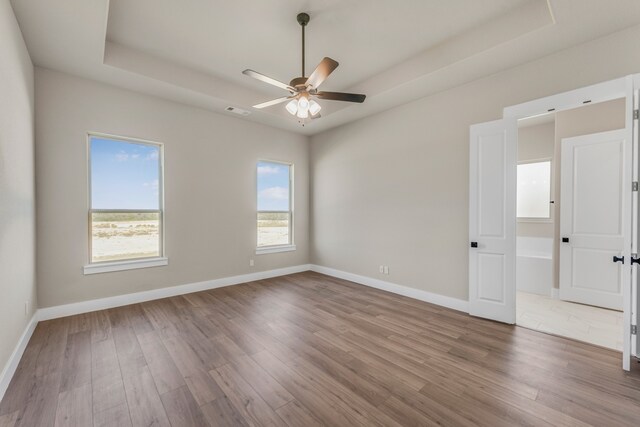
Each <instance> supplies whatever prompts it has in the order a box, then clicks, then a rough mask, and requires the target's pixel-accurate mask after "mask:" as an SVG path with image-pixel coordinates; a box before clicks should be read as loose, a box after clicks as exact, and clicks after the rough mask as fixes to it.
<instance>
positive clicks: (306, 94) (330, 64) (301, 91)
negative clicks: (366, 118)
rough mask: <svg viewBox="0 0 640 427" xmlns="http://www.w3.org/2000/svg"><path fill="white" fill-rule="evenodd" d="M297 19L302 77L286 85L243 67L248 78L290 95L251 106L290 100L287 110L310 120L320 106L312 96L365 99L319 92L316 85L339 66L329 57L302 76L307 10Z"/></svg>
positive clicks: (332, 99) (334, 99)
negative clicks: (300, 44)
mask: <svg viewBox="0 0 640 427" xmlns="http://www.w3.org/2000/svg"><path fill="white" fill-rule="evenodd" d="M297 19H298V23H299V24H300V26H301V27H302V77H295V78H294V79H293V80H291V82H289V84H286V83H282V82H280V81H278V80H275V79H272V78H271V77H267V76H265V75H264V74H260V73H258V72H256V71H253V70H244V71H243V72H242V73H243V74H245V75H247V76H249V77H253V78H254V79H257V80H260V81H261V82H264V83H268V84H270V85H273V86H277V87H279V88H282V89H284V90H287V91H289V96H284V97H282V98H278V99H274V100H271V101H267V102H263V103H261V104H257V105H254V106H253V108H265V107H271V106H272V105H277V104H282V103H283V102H287V101H289V102H288V103H287V105H286V109H287V111H288V112H289V113H291V114H292V115H294V116H297V117H298V118H299V119H306V118H308V117H309V116H311V118H312V119H315V118H318V117H320V109H321V108H322V107H321V106H320V104H318V103H317V102H316V100H315V99H314V98H319V99H323V100H325V99H326V100H329V101H346V102H357V103H362V102H364V99H365V98H366V95H361V94H357V93H344V92H324V91H318V87H320V85H321V84H322V82H324V81H325V80H326V78H327V77H329V75H330V74H331V73H332V72H333V70H335V69H336V68H337V67H338V62H337V61H334V60H333V59H331V58H328V57H325V58H324V59H323V60H322V61H320V64H318V66H317V67H316V69H315V70H314V71H313V73H311V75H310V76H309V77H305V63H304V59H305V58H304V56H305V46H304V29H305V27H306V26H307V24H308V23H309V19H310V18H309V15H308V14H306V13H299V14H298V16H297Z"/></svg>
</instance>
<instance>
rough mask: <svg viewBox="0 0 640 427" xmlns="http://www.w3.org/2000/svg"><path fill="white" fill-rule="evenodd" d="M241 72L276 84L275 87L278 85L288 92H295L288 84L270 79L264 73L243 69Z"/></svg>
mask: <svg viewBox="0 0 640 427" xmlns="http://www.w3.org/2000/svg"><path fill="white" fill-rule="evenodd" d="M242 74H244V75H245V76H249V77H253V78H254V79H257V80H260V81H261V82H265V83H268V84H270V85H273V86H277V87H279V88H281V89H284V90H288V91H289V92H295V91H296V90H295V89H294V88H292V87H291V86H289V85H288V84H285V83H282V82H279V81H278V80H276V79H272V78H271V77H267V76H265V75H264V74H260V73H258V72H257V71H253V70H244V71H243V72H242Z"/></svg>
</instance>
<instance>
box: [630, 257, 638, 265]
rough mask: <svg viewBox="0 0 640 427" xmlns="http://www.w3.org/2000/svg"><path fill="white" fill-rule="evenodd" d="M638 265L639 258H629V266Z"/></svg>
mask: <svg viewBox="0 0 640 427" xmlns="http://www.w3.org/2000/svg"><path fill="white" fill-rule="evenodd" d="M633 264H640V258H634V257H631V265H633Z"/></svg>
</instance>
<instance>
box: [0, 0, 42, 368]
mask: <svg viewBox="0 0 640 427" xmlns="http://www.w3.org/2000/svg"><path fill="white" fill-rule="evenodd" d="M0 76H1V78H0V295H1V297H0V369H2V368H3V367H4V366H5V364H6V363H7V361H8V359H9V356H10V355H11V352H12V351H13V350H14V348H15V347H16V344H17V343H18V339H19V338H20V335H22V332H23V331H24V330H25V327H26V325H27V323H28V321H29V320H30V319H31V317H32V316H33V312H34V309H35V308H36V307H37V303H36V284H35V234H34V233H35V209H34V202H35V191H34V165H33V65H32V64H31V59H29V54H28V53H27V49H26V47H25V44H24V41H23V40H22V34H21V33H20V28H18V23H17V22H16V19H15V16H14V14H13V10H12V9H11V5H10V4H9V2H8V1H6V0H2V1H0ZM27 301H29V310H28V311H27V312H25V302H27Z"/></svg>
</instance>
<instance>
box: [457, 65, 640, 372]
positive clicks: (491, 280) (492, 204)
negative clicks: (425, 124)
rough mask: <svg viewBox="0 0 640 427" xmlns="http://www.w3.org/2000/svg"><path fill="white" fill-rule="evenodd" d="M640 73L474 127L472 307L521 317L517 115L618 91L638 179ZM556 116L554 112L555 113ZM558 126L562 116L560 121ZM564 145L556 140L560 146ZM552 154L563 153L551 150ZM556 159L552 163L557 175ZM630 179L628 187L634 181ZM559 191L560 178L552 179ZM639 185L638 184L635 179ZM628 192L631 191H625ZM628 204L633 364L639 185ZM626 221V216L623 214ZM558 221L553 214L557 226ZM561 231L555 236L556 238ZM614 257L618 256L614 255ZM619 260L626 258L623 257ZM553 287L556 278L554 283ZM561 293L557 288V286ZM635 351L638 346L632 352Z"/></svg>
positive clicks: (627, 337)
mask: <svg viewBox="0 0 640 427" xmlns="http://www.w3.org/2000/svg"><path fill="white" fill-rule="evenodd" d="M638 89H640V75H629V76H626V77H623V78H619V79H616V80H610V81H607V82H603V83H599V84H595V85H592V86H588V87H584V88H580V89H575V90H572V91H569V92H565V93H560V94H557V95H552V96H548V97H546V98H540V99H537V100H533V101H529V102H525V103H523V104H519V105H514V106H511V107H507V108H505V109H504V111H503V118H502V119H500V120H496V121H493V122H486V123H479V124H475V125H472V126H471V127H470V146H469V149H470V161H469V252H468V256H469V314H471V315H473V316H478V317H484V318H487V319H491V320H496V321H499V322H504V323H509V324H515V323H516V285H517V283H516V196H517V188H516V187H517V184H516V179H517V163H518V158H517V152H518V147H517V144H518V120H520V119H525V118H531V117H535V116H540V115H543V114H547V113H549V112H555V113H556V114H559V113H562V112H566V111H567V110H572V109H577V108H578V107H584V106H585V105H586V104H591V105H596V104H598V103H604V102H607V101H612V100H616V99H623V100H624V101H623V102H624V106H625V108H624V125H623V126H624V134H625V139H626V140H627V141H631V144H632V147H633V148H632V155H631V156H628V157H627V158H628V161H629V163H630V164H631V167H632V169H633V173H632V179H633V182H634V185H635V186H637V184H635V183H636V182H638V179H639V178H638V163H639V162H638V139H639V137H638V133H639V132H638V122H639V120H638V116H639V113H638V110H639V108H640V106H639V96H638ZM556 118H557V116H556ZM556 126H557V124H556ZM559 148H560V145H559V144H556V150H559ZM554 156H557V157H556V158H559V156H560V154H559V153H558V152H557V151H554ZM558 167H559V162H557V161H556V162H555V166H554V167H553V169H554V173H555V176H556V177H558V176H559V171H557V169H558ZM630 184H631V183H629V187H628V188H629V189H630V188H631V185H630ZM554 187H556V188H555V191H556V192H555V197H556V200H555V202H556V208H555V209H556V210H557V202H558V199H557V197H558V196H559V193H560V191H559V189H558V188H557V184H555V185H554ZM634 188H635V187H634ZM625 197H626V196H625ZM631 200H632V202H631V203H630V206H628V207H627V208H625V212H626V213H627V214H628V215H630V217H631V218H630V219H631V221H630V223H631V226H630V228H629V229H626V230H623V231H622V232H621V234H622V235H624V236H629V242H630V244H629V245H626V244H625V245H623V248H622V252H621V253H620V255H619V256H620V257H623V258H624V259H625V260H627V261H626V264H624V265H623V266H621V267H619V270H618V271H619V276H620V279H621V281H620V283H621V288H622V301H623V308H622V313H623V321H622V329H623V339H622V347H623V351H622V366H623V369H625V370H629V369H630V365H631V355H632V354H633V355H634V356H636V357H640V344H639V343H638V335H637V334H636V333H635V331H636V329H637V324H638V320H639V319H638V310H637V307H639V306H640V304H639V303H638V299H640V298H639V293H638V292H637V288H638V283H637V282H638V279H637V267H636V265H634V264H633V263H631V262H630V259H631V258H632V257H633V258H634V260H637V259H638V255H637V253H638V249H637V242H638V238H640V233H639V227H638V221H637V220H638V193H637V192H634V193H633V194H632V195H631ZM625 224H628V222H625ZM559 226H560V223H559V221H557V220H556V221H554V229H556V228H557V227H559ZM556 237H558V238H556ZM559 237H560V235H559V231H557V232H556V233H555V234H554V240H553V252H552V263H553V267H554V270H553V277H554V280H556V278H558V279H557V280H558V281H559V267H558V262H559V258H560V240H559ZM611 261H612V262H613V261H615V260H613V259H612V260H611ZM620 264H621V263H620ZM554 288H558V286H556V285H554ZM558 293H559V290H558ZM632 352H633V353H632Z"/></svg>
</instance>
